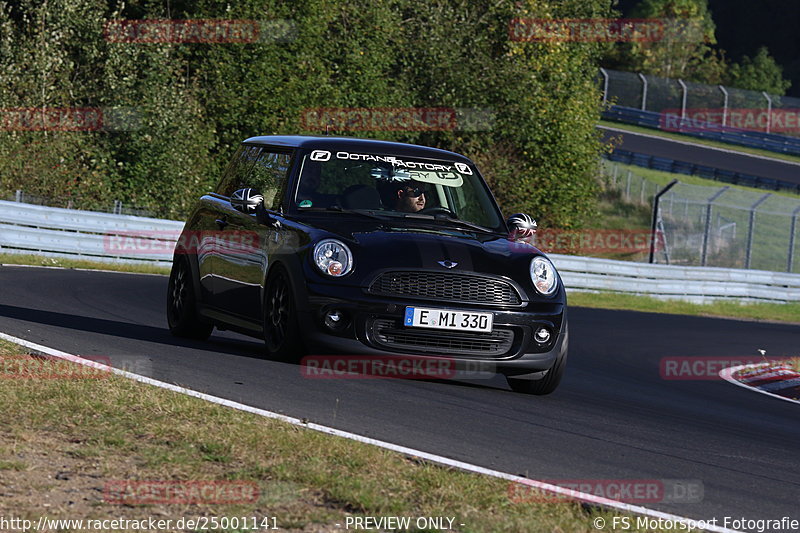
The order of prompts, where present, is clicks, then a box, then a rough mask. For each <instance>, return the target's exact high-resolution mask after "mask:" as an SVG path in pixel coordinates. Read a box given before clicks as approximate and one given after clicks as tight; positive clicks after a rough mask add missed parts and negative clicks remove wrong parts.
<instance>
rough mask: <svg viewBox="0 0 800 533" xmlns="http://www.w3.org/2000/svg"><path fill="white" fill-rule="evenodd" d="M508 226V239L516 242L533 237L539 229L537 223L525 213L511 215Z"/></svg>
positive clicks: (507, 222)
mask: <svg viewBox="0 0 800 533" xmlns="http://www.w3.org/2000/svg"><path fill="white" fill-rule="evenodd" d="M506 225H507V226H508V238H509V239H511V240H514V241H516V240H519V239H529V238H531V237H533V236H534V234H536V228H537V227H538V225H537V224H536V221H535V220H534V219H533V218H531V216H530V215H526V214H525V213H517V214H516V215H511V216H510V217H508V220H507V221H506Z"/></svg>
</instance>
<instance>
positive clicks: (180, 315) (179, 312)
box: [167, 256, 214, 340]
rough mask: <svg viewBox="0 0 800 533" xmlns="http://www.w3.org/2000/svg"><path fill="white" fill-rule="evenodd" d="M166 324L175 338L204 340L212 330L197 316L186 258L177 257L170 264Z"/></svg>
mask: <svg viewBox="0 0 800 533" xmlns="http://www.w3.org/2000/svg"><path fill="white" fill-rule="evenodd" d="M167 324H168V325H169V332H170V333H172V334H173V335H175V336H176V337H184V338H187V339H198V340H206V339H207V338H208V337H209V335H211V331H212V330H213V329H214V325H213V324H209V323H208V322H205V321H203V320H201V318H200V317H199V316H198V315H197V293H196V292H195V288H194V282H193V280H192V270H191V268H189V261H188V260H187V259H186V257H183V256H178V257H176V258H175V261H174V262H173V263H172V271H171V272H170V275H169V283H168V284H167Z"/></svg>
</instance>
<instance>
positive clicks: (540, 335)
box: [534, 328, 550, 344]
mask: <svg viewBox="0 0 800 533" xmlns="http://www.w3.org/2000/svg"><path fill="white" fill-rule="evenodd" d="M534 337H535V338H536V342H538V343H541V344H545V343H546V342H547V341H549V340H550V330H548V329H547V328H539V329H538V330H536V334H535V335H534Z"/></svg>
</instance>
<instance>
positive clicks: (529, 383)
mask: <svg viewBox="0 0 800 533" xmlns="http://www.w3.org/2000/svg"><path fill="white" fill-rule="evenodd" d="M564 329H565V335H564V341H563V344H562V345H561V352H560V353H559V354H558V358H556V360H555V362H553V366H551V367H550V368H549V369H548V370H547V372H546V373H545V375H544V376H542V377H541V378H540V379H523V378H514V377H511V376H506V381H507V382H508V386H509V387H511V390H513V391H514V392H520V393H523V394H534V395H537V396H544V395H545V394H550V393H551V392H553V391H554V390H556V388H558V384H559V383H561V378H563V377H564V369H566V367H567V345H568V342H569V341H568V339H569V336H568V334H567V333H566V327H565V328H564Z"/></svg>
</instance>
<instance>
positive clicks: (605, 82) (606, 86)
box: [600, 68, 608, 104]
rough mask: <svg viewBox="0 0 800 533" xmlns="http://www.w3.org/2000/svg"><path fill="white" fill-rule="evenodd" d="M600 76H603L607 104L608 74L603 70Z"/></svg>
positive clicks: (604, 101) (604, 100)
mask: <svg viewBox="0 0 800 533" xmlns="http://www.w3.org/2000/svg"><path fill="white" fill-rule="evenodd" d="M600 74H602V75H603V103H604V104H605V103H606V102H607V101H608V72H606V69H604V68H601V69H600Z"/></svg>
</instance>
